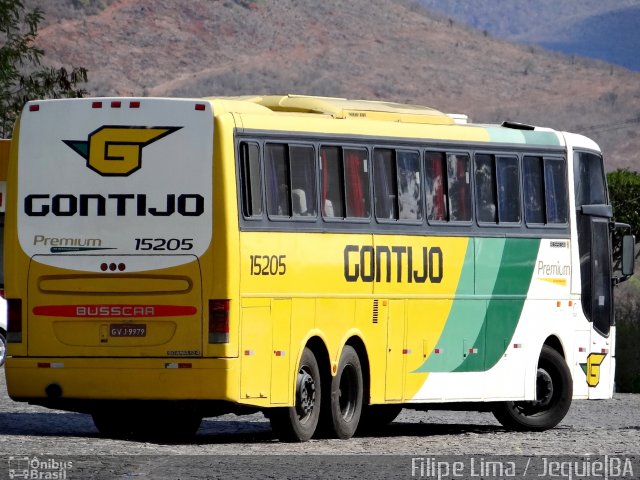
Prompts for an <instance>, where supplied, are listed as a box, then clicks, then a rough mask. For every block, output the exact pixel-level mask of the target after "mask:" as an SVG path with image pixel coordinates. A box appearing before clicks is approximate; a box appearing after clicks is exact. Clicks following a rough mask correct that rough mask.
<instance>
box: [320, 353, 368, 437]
mask: <svg viewBox="0 0 640 480" xmlns="http://www.w3.org/2000/svg"><path fill="white" fill-rule="evenodd" d="M363 392H364V382H363V378H362V366H361V364H360V358H359V357H358V354H357V353H356V351H355V350H354V349H353V347H351V346H349V345H345V347H344V348H343V349H342V354H341V355H340V362H338V371H337V372H336V375H335V377H333V378H332V379H331V390H330V396H328V397H326V400H325V402H326V404H327V405H326V406H327V407H328V411H326V414H325V417H324V418H325V419H324V421H323V427H325V428H324V429H325V430H326V431H327V433H328V435H329V436H332V437H336V438H342V439H346V438H351V437H353V435H354V434H355V433H356V429H357V428H358V424H359V422H360V415H361V413H362V397H363Z"/></svg>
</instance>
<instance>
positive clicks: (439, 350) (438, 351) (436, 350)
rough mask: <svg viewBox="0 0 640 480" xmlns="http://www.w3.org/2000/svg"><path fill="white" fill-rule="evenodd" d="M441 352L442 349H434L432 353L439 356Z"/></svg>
mask: <svg viewBox="0 0 640 480" xmlns="http://www.w3.org/2000/svg"><path fill="white" fill-rule="evenodd" d="M442 352H443V350H442V348H436V349H435V350H434V351H433V353H435V354H436V355H439V354H441V353H442Z"/></svg>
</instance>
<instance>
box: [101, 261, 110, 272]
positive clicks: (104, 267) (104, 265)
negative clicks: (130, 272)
mask: <svg viewBox="0 0 640 480" xmlns="http://www.w3.org/2000/svg"><path fill="white" fill-rule="evenodd" d="M100 270H102V271H103V272H106V271H107V270H109V265H108V264H106V263H101V264H100Z"/></svg>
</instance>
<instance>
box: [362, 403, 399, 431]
mask: <svg viewBox="0 0 640 480" xmlns="http://www.w3.org/2000/svg"><path fill="white" fill-rule="evenodd" d="M401 411H402V405H363V406H362V414H361V415H360V425H359V426H358V433H374V432H377V431H379V430H380V429H381V428H383V427H385V426H387V425H389V424H390V423H391V422H393V421H394V420H395V419H396V417H397V416H398V415H400V412H401Z"/></svg>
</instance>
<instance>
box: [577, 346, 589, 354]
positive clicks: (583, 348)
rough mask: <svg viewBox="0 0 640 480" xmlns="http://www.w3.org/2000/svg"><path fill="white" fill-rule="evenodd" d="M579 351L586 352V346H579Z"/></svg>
mask: <svg viewBox="0 0 640 480" xmlns="http://www.w3.org/2000/svg"><path fill="white" fill-rule="evenodd" d="M578 351H579V352H580V353H584V352H586V351H587V349H586V348H585V347H579V348H578Z"/></svg>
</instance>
